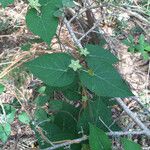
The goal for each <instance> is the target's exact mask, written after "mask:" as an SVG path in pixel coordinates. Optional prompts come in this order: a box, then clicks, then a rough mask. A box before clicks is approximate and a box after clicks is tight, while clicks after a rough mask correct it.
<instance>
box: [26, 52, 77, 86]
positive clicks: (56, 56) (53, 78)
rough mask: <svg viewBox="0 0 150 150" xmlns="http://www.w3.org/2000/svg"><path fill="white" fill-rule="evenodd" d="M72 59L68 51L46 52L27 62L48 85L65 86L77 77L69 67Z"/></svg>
mask: <svg viewBox="0 0 150 150" xmlns="http://www.w3.org/2000/svg"><path fill="white" fill-rule="evenodd" d="M71 59H72V57H71V56H70V55H68V54H66V53H53V54H46V55H43V56H40V57H38V58H36V59H34V60H32V61H30V62H28V63H26V66H27V68H28V69H29V70H30V71H31V72H32V73H33V74H34V75H35V76H36V77H38V78H39V79H41V80H42V81H43V82H45V83H46V84H47V85H49V86H54V87H64V86H67V85H69V84H71V83H72V82H73V81H74V78H75V72H74V71H73V70H72V69H71V68H69V67H68V66H69V64H70V63H71Z"/></svg>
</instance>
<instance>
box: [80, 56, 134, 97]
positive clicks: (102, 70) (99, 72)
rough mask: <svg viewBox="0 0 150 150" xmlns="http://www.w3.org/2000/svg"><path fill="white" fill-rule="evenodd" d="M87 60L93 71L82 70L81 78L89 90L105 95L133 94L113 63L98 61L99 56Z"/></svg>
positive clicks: (122, 95) (123, 95)
mask: <svg viewBox="0 0 150 150" xmlns="http://www.w3.org/2000/svg"><path fill="white" fill-rule="evenodd" d="M87 62H88V67H89V70H91V71H92V73H90V72H91V71H90V72H89V70H88V71H86V70H82V71H81V72H80V79H81V82H82V84H83V85H84V86H86V87H87V88H88V89H89V90H91V91H92V92H94V93H95V94H97V95H98V96H104V97H128V96H133V94H132V93H131V91H130V89H129V87H128V86H127V84H126V83H125V82H124V81H123V80H122V78H121V76H120V75H119V73H118V72H117V71H116V69H115V68H114V67H113V66H112V65H110V64H109V63H106V62H104V61H98V59H97V58H88V59H87Z"/></svg>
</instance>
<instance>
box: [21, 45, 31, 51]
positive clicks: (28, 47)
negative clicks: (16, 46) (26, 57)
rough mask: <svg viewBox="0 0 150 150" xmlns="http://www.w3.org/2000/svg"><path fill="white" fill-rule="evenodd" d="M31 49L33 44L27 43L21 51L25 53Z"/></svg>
mask: <svg viewBox="0 0 150 150" xmlns="http://www.w3.org/2000/svg"><path fill="white" fill-rule="evenodd" d="M30 48H31V44H30V43H25V44H23V45H22V46H21V50H23V51H29V50H30Z"/></svg>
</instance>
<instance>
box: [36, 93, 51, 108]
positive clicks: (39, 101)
mask: <svg viewBox="0 0 150 150" xmlns="http://www.w3.org/2000/svg"><path fill="white" fill-rule="evenodd" d="M48 99H49V97H48V96H46V95H44V96H38V97H37V98H36V99H35V103H36V105H37V106H44V105H45V104H46V103H47V102H48Z"/></svg>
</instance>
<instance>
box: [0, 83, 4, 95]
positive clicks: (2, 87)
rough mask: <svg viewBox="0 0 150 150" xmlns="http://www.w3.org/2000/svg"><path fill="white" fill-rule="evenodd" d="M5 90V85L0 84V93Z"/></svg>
mask: <svg viewBox="0 0 150 150" xmlns="http://www.w3.org/2000/svg"><path fill="white" fill-rule="evenodd" d="M4 90H5V87H4V85H2V84H0V94H2V93H3V92H4Z"/></svg>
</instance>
